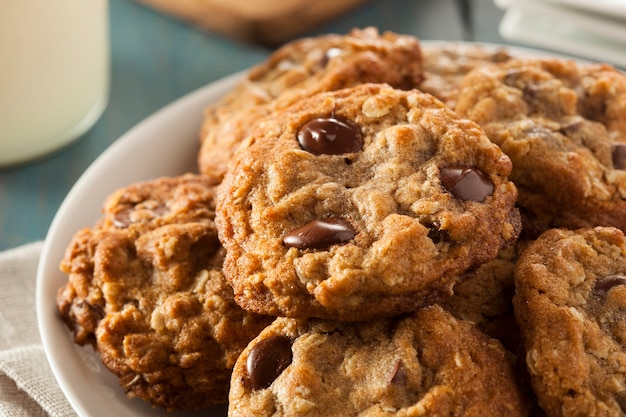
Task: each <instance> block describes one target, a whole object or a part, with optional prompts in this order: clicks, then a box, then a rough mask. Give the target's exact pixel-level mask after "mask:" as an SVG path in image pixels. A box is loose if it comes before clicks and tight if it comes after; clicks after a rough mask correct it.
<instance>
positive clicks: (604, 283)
mask: <svg viewBox="0 0 626 417" xmlns="http://www.w3.org/2000/svg"><path fill="white" fill-rule="evenodd" d="M618 285H626V277H625V276H624V275H611V276H608V277H604V278H601V279H599V280H597V281H596V290H599V291H604V292H609V291H610V290H611V289H612V288H613V287H617V286H618Z"/></svg>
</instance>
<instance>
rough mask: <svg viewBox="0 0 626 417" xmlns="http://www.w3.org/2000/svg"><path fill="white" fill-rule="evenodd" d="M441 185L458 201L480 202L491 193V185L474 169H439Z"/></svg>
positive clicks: (452, 167)
mask: <svg viewBox="0 0 626 417" xmlns="http://www.w3.org/2000/svg"><path fill="white" fill-rule="evenodd" d="M440 175H441V184H442V185H443V186H444V187H445V189H446V190H448V191H449V192H451V193H452V195H453V196H455V197H456V198H458V199H459V200H473V201H478V202H481V201H483V200H485V198H487V196H490V195H491V194H492V193H493V184H492V183H491V181H489V179H488V178H487V177H485V174H483V173H482V172H480V171H479V170H477V169H474V168H467V167H460V166H450V167H444V168H441V174H440Z"/></svg>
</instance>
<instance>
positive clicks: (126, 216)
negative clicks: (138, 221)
mask: <svg viewBox="0 0 626 417" xmlns="http://www.w3.org/2000/svg"><path fill="white" fill-rule="evenodd" d="M132 211H133V209H132V208H131V207H128V208H124V209H123V210H120V211H118V212H116V213H114V214H113V219H112V221H113V225H114V226H115V227H117V228H119V229H126V228H127V227H128V226H130V224H131V223H132V222H133V221H132V220H131V218H130V214H131V213H132Z"/></svg>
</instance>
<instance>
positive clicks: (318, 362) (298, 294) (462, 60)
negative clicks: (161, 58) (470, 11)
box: [58, 28, 626, 416]
mask: <svg viewBox="0 0 626 417" xmlns="http://www.w3.org/2000/svg"><path fill="white" fill-rule="evenodd" d="M201 139H202V146H201V150H200V153H199V156H198V161H199V170H200V173H198V174H187V175H184V176H181V177H177V178H161V179H157V180H154V181H150V182H146V183H141V184H134V185H131V186H129V187H128V188H126V189H123V190H119V191H118V192H117V193H115V194H114V195H112V196H111V197H110V198H109V199H108V200H107V202H106V203H105V209H104V216H103V218H102V220H101V221H100V222H99V223H98V224H97V225H95V226H94V227H93V228H89V229H85V230H83V231H80V232H78V233H77V234H76V236H75V238H74V241H73V242H72V243H71V245H70V247H69V248H68V251H67V253H66V256H65V259H64V260H63V262H62V269H63V270H64V271H65V272H67V273H68V276H69V279H68V283H67V284H66V285H65V286H63V288H61V289H60V290H59V295H58V305H59V310H60V312H61V315H62V317H63V318H64V319H65V321H66V322H67V323H68V325H69V326H70V328H71V329H72V330H73V331H74V335H75V340H76V342H77V343H80V344H85V343H89V342H90V343H92V344H93V345H94V346H95V348H96V349H97V351H98V352H99V353H100V355H101V356H102V359H103V362H104V363H105V365H106V366H107V367H108V368H109V369H110V370H111V371H112V372H114V373H115V374H117V375H118V376H119V378H120V383H121V385H122V386H123V387H124V389H125V390H126V391H127V392H128V393H129V395H130V396H137V397H140V398H143V399H145V400H147V401H149V402H150V403H152V404H153V405H155V406H159V407H164V408H166V409H169V410H176V409H186V408H203V407H207V406H210V405H212V404H218V403H223V402H226V401H227V400H228V401H229V415H231V416H250V415H267V416H279V415H284V416H288V415H289V416H291V415H309V416H330V415H341V416H357V415H359V416H360V415H363V416H365V415H368V416H374V415H376V416H378V415H407V416H408V415H411V416H413V415H415V416H422V415H424V416H426V415H434V416H474V415H476V416H478V415H480V416H504V415H506V416H518V415H519V416H527V415H548V416H570V415H623V414H624V413H626V350H625V349H626V322H624V320H623V319H624V313H625V312H626V285H624V284H626V242H625V239H624V234H623V232H622V231H623V230H626V162H625V161H626V155H625V154H626V76H624V75H622V74H621V73H620V72H618V71H616V70H615V69H613V68H611V67H609V66H607V65H582V64H577V63H575V62H573V61H564V60H558V59H545V58H544V59H530V58H515V57H512V56H510V55H509V54H508V53H507V52H506V51H502V50H498V51H493V50H488V49H483V48H481V47H478V46H467V45H454V44H437V45H432V46H430V47H429V46H424V45H421V44H420V42H419V41H418V40H417V39H415V38H413V37H410V36H403V35H398V34H393V33H384V34H380V33H378V32H377V31H376V30H375V29H372V28H368V29H364V30H354V31H352V32H351V33H349V34H347V35H326V36H320V37H317V38H311V39H302V40H298V41H295V42H292V43H289V44H287V45H285V46H284V47H282V48H280V49H279V50H277V51H276V52H275V53H274V54H273V55H272V56H271V57H270V58H269V59H268V60H267V61H266V62H264V63H262V64H260V65H258V66H257V67H255V68H253V69H252V70H251V71H250V72H249V74H248V76H247V77H246V78H245V79H244V80H243V81H242V82H241V83H240V84H239V85H238V86H237V87H236V88H235V90H234V91H233V92H232V93H231V94H229V95H228V96H226V97H224V98H223V99H222V100H221V101H220V102H219V103H216V104H215V105H213V106H211V107H210V108H209V109H207V112H206V118H205V123H204V125H203V127H202V132H201ZM544 413H545V414H544Z"/></svg>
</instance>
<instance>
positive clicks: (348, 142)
mask: <svg viewBox="0 0 626 417" xmlns="http://www.w3.org/2000/svg"><path fill="white" fill-rule="evenodd" d="M298 142H299V143H300V146H301V147H302V149H304V150H305V151H309V152H311V153H312V154H314V155H341V154H344V153H351V152H358V151H360V150H361V149H362V148H363V135H362V134H361V130H360V129H359V127H358V126H356V125H354V124H353V123H352V122H350V121H349V120H345V119H338V118H335V117H320V118H317V119H313V120H311V121H309V122H307V123H306V124H305V125H304V126H302V127H301V128H300V130H299V131H298Z"/></svg>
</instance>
